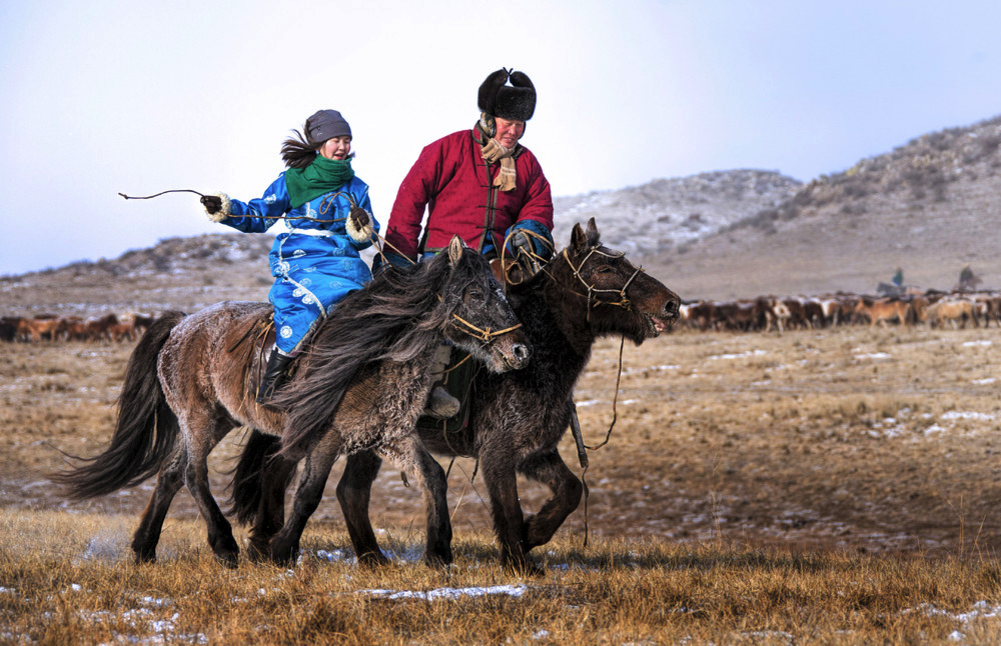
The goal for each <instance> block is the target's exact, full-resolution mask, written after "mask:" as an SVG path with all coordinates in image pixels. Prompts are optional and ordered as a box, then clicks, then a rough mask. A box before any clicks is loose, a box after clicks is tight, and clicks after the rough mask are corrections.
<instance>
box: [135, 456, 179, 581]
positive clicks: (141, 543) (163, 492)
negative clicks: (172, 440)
mask: <svg viewBox="0 0 1001 646" xmlns="http://www.w3.org/2000/svg"><path fill="white" fill-rule="evenodd" d="M187 463H188V454H187V452H185V450H184V445H183V444H179V445H178V448H177V449H176V450H175V452H174V456H173V457H172V458H171V459H170V460H169V461H168V462H167V463H166V464H165V465H164V466H163V467H162V468H161V469H160V473H158V474H157V477H156V487H155V488H154V489H153V495H152V496H150V498H149V502H148V503H146V509H145V510H144V511H143V515H142V519H141V520H140V521H139V527H138V528H137V529H136V531H135V534H133V535H132V551H133V552H134V553H135V556H136V563H153V562H155V561H156V546H157V543H159V542H160V531H161V530H162V529H163V521H164V519H165V518H166V517H167V510H168V509H169V508H170V503H171V502H172V501H173V500H174V496H176V495H177V492H178V491H179V490H180V489H181V487H182V486H184V470H185V467H186V466H187Z"/></svg>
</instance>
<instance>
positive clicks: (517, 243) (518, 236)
mask: <svg viewBox="0 0 1001 646" xmlns="http://www.w3.org/2000/svg"><path fill="white" fill-rule="evenodd" d="M511 248H512V249H514V251H515V253H516V254H517V252H519V251H524V252H525V253H526V254H531V253H532V252H533V251H534V249H533V248H532V241H531V240H529V238H528V234H526V233H525V232H524V231H515V232H514V235H512V236H511Z"/></svg>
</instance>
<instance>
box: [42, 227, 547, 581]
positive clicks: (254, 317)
mask: <svg viewBox="0 0 1001 646" xmlns="http://www.w3.org/2000/svg"><path fill="white" fill-rule="evenodd" d="M270 314H271V306H270V305H269V304H267V303H236V302H227V303H219V304H217V305H215V306H212V307H209V308H207V309H205V310H202V311H201V312H198V313H196V314H194V315H191V316H184V315H183V314H180V313H177V312H173V313H167V314H166V315H164V316H163V317H161V318H160V319H158V320H157V321H156V322H154V323H153V325H152V326H151V327H150V329H149V331H148V332H147V333H146V334H145V335H144V336H143V337H142V339H141V340H140V341H139V343H138V345H137V346H136V349H135V351H134V352H133V354H132V357H131V358H130V359H129V365H128V368H127V373H126V377H125V384H124V386H123V390H122V395H121V398H120V400H119V413H118V421H117V426H116V428H115V433H114V436H113V438H112V440H111V446H110V447H109V448H108V449H107V450H106V451H105V452H104V453H103V454H101V455H99V456H97V457H95V458H91V459H89V460H87V461H85V463H84V464H83V465H82V466H80V467H79V468H77V469H75V470H73V471H70V472H65V473H62V474H57V475H56V476H55V479H56V480H57V481H59V482H61V483H63V484H65V485H68V487H69V496H70V497H71V498H75V499H85V498H92V497H95V496H100V495H105V494H109V493H112V492H114V491H117V490H119V489H121V488H124V487H129V486H133V485H135V484H138V483H139V482H141V481H143V480H145V479H146V478H148V477H150V476H151V475H152V474H153V473H156V472H157V471H159V475H158V478H157V482H156V488H155V491H154V492H153V495H152V497H151V498H150V501H149V504H148V505H147V507H146V510H145V512H144V513H143V517H142V520H141V522H140V524H139V528H138V529H137V530H136V532H135V535H134V538H133V541H132V549H133V551H134V552H135V554H136V558H137V560H138V561H153V560H155V558H156V545H157V542H158V540H159V536H160V530H161V527H162V525H163V520H164V517H165V516H166V513H167V510H168V508H169V506H170V503H171V501H172V500H173V498H174V496H175V494H176V493H177V491H178V490H179V489H180V487H181V486H182V484H184V485H186V486H187V488H188V490H189V491H190V492H191V495H192V496H193V497H194V498H195V501H196V502H197V504H198V508H199V510H200V512H201V515H202V517H203V518H204V519H205V522H206V524H207V525H208V540H209V544H210V545H211V547H212V550H213V552H214V553H215V554H216V556H217V557H218V558H219V559H221V560H222V561H223V562H224V563H226V564H228V565H231V566H235V565H236V563H237V555H238V552H239V548H238V547H237V544H236V541H235V540H234V538H233V534H232V529H231V527H230V524H229V522H228V521H227V520H226V518H225V517H224V516H223V513H222V511H221V510H220V509H219V506H218V504H217V503H216V501H215V499H214V498H213V497H212V493H211V492H210V491H209V481H208V467H207V462H206V460H207V457H208V454H209V452H210V451H211V450H212V448H213V447H215V445H216V444H218V443H219V441H220V440H222V438H223V437H225V436H226V434H227V433H229V432H230V431H231V430H232V429H233V428H235V427H238V426H249V427H251V428H254V429H256V430H257V431H260V432H263V433H268V434H271V435H273V436H280V437H281V438H282V442H283V455H288V456H290V457H291V458H292V459H294V460H298V459H300V458H301V457H303V456H304V455H305V457H306V461H305V467H304V470H303V473H302V475H301V477H300V481H299V485H298V488H297V491H296V495H295V503H294V505H293V509H292V512H291V515H290V518H289V520H288V523H284V526H283V527H282V525H283V523H282V522H281V519H278V520H277V526H276V528H277V527H281V531H279V532H277V533H275V531H274V529H276V528H272V529H271V530H270V531H269V533H268V535H267V536H266V537H264V538H260V537H256V538H257V540H254V541H253V543H252V546H253V549H254V552H255V555H262V554H263V555H264V556H267V557H269V558H271V559H272V560H275V561H278V562H287V561H289V560H291V559H293V558H294V557H295V555H296V554H297V553H298V547H299V539H300V537H301V535H302V531H303V529H304V527H305V525H306V521H307V520H308V518H309V516H310V515H311V514H312V512H313V510H314V509H315V508H316V506H317V504H318V503H319V501H320V497H321V495H322V492H323V485H324V483H325V482H326V480H327V476H328V475H329V472H330V468H331V466H332V465H333V463H334V461H335V460H336V459H337V457H338V456H339V455H341V454H343V453H351V452H354V451H362V450H365V451H375V452H377V453H378V454H379V455H381V456H384V457H387V458H389V459H391V460H393V461H394V462H395V463H396V464H397V465H399V466H400V467H401V468H402V469H404V470H406V471H407V472H410V473H412V474H413V475H414V476H415V478H416V480H417V481H418V482H419V483H420V484H421V485H422V486H423V487H424V491H425V501H426V502H427V507H428V537H427V548H428V551H427V553H426V555H425V558H426V559H428V561H429V562H432V563H437V562H449V561H451V546H450V541H451V525H450V522H449V517H448V509H447V500H446V487H447V483H446V481H445V474H444V472H443V471H442V469H441V467H440V466H439V465H438V463H437V462H435V461H434V459H433V458H432V457H431V456H430V455H429V454H428V453H427V451H425V449H424V448H423V446H422V445H421V443H420V441H419V440H418V438H417V436H416V434H415V433H414V425H415V423H416V422H417V419H418V417H419V415H420V412H421V411H422V410H423V407H424V404H425V401H426V398H427V394H428V392H429V390H430V378H429V374H428V373H429V370H428V367H429V365H430V363H431V360H432V358H433V355H434V351H435V350H436V349H437V347H438V346H439V345H440V344H441V343H442V342H443V341H444V340H446V339H447V340H448V341H450V342H451V343H453V344H455V345H456V346H458V347H460V348H462V349H463V350H465V351H467V352H469V353H471V354H472V355H473V356H474V357H476V358H478V359H479V360H481V361H483V362H485V363H486V364H487V366H488V367H489V368H490V369H491V370H493V371H498V372H501V371H505V370H508V369H511V368H520V367H522V366H523V365H525V363H526V362H527V360H528V356H529V354H530V346H529V344H528V342H527V339H526V335H525V333H524V332H523V331H522V330H521V329H520V324H519V323H518V322H517V319H516V317H515V315H514V313H513V311H512V309H511V306H510V305H509V304H508V302H507V300H506V299H505V297H504V295H503V292H502V290H501V288H500V285H499V284H498V282H497V280H496V279H495V278H494V276H493V273H492V272H491V270H490V266H489V264H488V263H487V261H486V259H484V258H483V256H481V255H480V254H478V253H476V252H474V251H472V250H470V249H466V248H465V247H464V245H462V243H461V241H460V240H459V239H458V238H454V239H453V241H452V243H451V245H450V246H449V251H448V253H447V254H442V255H441V256H439V257H438V258H436V259H435V260H434V261H432V262H427V263H421V264H420V265H417V266H415V267H413V268H411V269H409V270H392V271H388V270H387V271H384V272H382V273H381V274H380V275H378V276H377V277H376V278H375V279H373V280H372V282H371V283H369V284H368V285H367V286H366V288H365V289H362V290H359V291H357V292H354V293H353V294H351V295H349V296H348V297H347V298H345V299H344V300H343V301H341V302H340V303H338V304H337V307H336V308H335V310H334V313H333V314H332V315H330V316H328V317H326V318H325V319H324V321H323V322H322V323H321V324H320V325H319V327H318V328H317V329H316V330H315V331H314V333H313V338H312V340H311V341H310V345H309V347H308V349H307V350H306V351H305V353H304V355H303V356H302V357H300V358H299V359H298V360H297V363H298V364H299V365H298V366H297V370H296V372H295V374H294V375H293V376H291V377H290V380H289V382H288V383H287V384H286V385H285V386H284V387H283V388H282V389H281V390H280V391H279V392H278V393H277V395H276V397H275V399H274V402H275V408H271V407H262V406H258V405H256V404H255V402H254V392H255V391H256V387H257V381H258V380H259V371H260V363H261V361H265V360H266V357H261V356H260V354H261V346H262V341H261V340H260V339H258V340H256V341H255V340H254V338H253V337H254V331H255V329H258V328H260V327H263V326H262V323H263V322H265V321H266V320H267V319H268V318H269V317H270ZM492 330H496V332H492ZM268 347H270V344H269V345H268ZM286 484H287V483H283V487H284V485H286ZM283 490H284V488H283ZM268 539H271V540H270V541H269V540H268Z"/></svg>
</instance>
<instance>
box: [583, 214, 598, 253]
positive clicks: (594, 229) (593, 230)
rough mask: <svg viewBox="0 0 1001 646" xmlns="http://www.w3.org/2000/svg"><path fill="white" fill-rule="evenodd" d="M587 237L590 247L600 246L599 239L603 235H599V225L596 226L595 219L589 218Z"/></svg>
mask: <svg viewBox="0 0 1001 646" xmlns="http://www.w3.org/2000/svg"><path fill="white" fill-rule="evenodd" d="M585 235H586V236H587V242H588V246H591V247H596V246H598V239H599V238H600V237H601V234H599V233H598V225H597V224H595V222H594V218H593V217H592V218H588V221H587V231H586V232H585Z"/></svg>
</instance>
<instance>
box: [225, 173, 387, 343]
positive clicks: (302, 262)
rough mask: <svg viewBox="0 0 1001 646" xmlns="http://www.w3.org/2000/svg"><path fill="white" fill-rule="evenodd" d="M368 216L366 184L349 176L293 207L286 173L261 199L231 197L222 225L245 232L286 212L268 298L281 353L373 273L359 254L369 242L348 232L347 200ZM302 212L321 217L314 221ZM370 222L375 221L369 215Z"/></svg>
mask: <svg viewBox="0 0 1001 646" xmlns="http://www.w3.org/2000/svg"><path fill="white" fill-rule="evenodd" d="M348 195H350V196H351V199H353V200H354V202H355V204H356V205H357V206H360V207H361V208H363V209H365V210H366V211H368V212H369V214H370V215H371V213H372V204H371V202H370V201H369V197H368V185H367V184H366V183H365V182H363V181H361V180H360V179H358V177H357V176H355V177H353V178H351V180H350V181H348V182H347V183H346V184H344V185H343V186H342V187H341V188H339V189H338V190H336V191H332V192H330V193H326V194H324V195H321V196H320V197H317V198H314V199H312V200H310V201H309V202H307V203H306V204H303V205H302V206H299V207H296V208H294V209H293V208H291V204H290V202H289V195H288V188H287V187H286V185H285V173H282V174H281V175H280V176H279V177H278V179H276V180H275V181H274V182H273V183H272V184H271V186H269V187H268V189H267V190H266V191H265V192H264V195H263V196H262V197H260V198H259V199H255V200H251V201H250V202H241V201H239V200H235V199H232V198H230V216H229V217H228V218H226V219H225V220H223V221H222V223H223V224H226V225H228V226H231V227H233V228H234V229H237V230H239V231H243V232H245V233H263V232H264V231H267V230H268V229H269V228H270V227H271V226H272V225H273V224H275V223H276V222H280V221H281V220H278V219H268V218H276V217H279V216H286V217H287V218H288V219H287V220H286V224H287V226H288V228H289V230H290V231H289V232H288V233H279V234H278V235H277V236H276V237H275V242H274V245H273V246H272V247H271V253H270V254H269V256H268V258H269V260H270V262H271V275H272V276H274V277H275V282H274V285H272V287H271V292H270V293H269V294H268V300H270V301H271V303H272V304H273V305H274V307H275V344H276V345H277V346H278V349H279V350H281V351H282V352H283V353H285V354H289V355H294V354H296V353H297V352H298V351H299V350H300V349H301V348H300V346H301V344H302V342H303V341H304V340H305V339H306V337H307V335H308V334H309V332H310V330H311V329H312V328H313V326H314V325H316V323H317V321H318V320H320V319H321V318H323V317H326V315H327V314H328V313H330V312H331V311H333V308H334V306H335V305H336V304H337V302H338V301H340V300H341V299H342V298H344V297H345V296H347V295H348V294H349V293H350V292H353V291H355V290H357V289H361V288H362V286H363V285H364V284H365V283H367V282H368V281H370V280H371V279H372V273H371V271H370V270H369V268H368V265H366V264H365V261H364V260H362V258H361V256H360V255H359V253H358V252H359V251H360V250H362V249H365V248H366V247H368V246H370V245H371V244H372V243H371V241H366V242H358V241H356V240H354V239H353V238H352V237H351V236H349V235H348V233H347V230H346V229H345V224H346V219H347V217H348V213H349V212H350V210H351V199H349V198H348ZM304 217H308V218H315V219H317V220H324V221H323V222H316V221H313V220H305V219H302V218H304ZM372 226H373V227H375V230H376V231H378V230H379V223H378V221H376V219H375V217H374V216H373V217H372Z"/></svg>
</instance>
